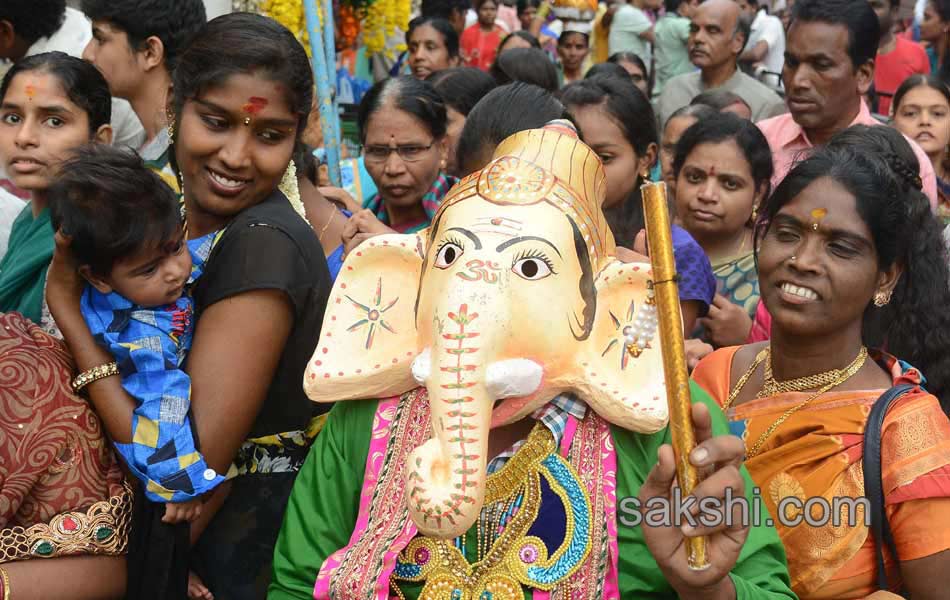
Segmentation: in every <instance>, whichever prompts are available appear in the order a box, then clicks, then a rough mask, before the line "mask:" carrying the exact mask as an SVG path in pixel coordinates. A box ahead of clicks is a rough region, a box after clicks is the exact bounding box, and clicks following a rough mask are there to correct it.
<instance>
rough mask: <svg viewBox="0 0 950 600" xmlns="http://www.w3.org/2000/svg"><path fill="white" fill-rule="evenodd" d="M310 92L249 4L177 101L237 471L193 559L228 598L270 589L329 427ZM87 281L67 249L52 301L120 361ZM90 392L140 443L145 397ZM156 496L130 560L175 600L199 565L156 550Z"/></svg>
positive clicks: (84, 356)
mask: <svg viewBox="0 0 950 600" xmlns="http://www.w3.org/2000/svg"><path fill="white" fill-rule="evenodd" d="M312 87H313V82H312V76H311V73H310V65H309V61H308V59H307V56H306V54H305V52H304V51H303V48H302V47H301V46H300V45H299V43H298V42H297V41H296V39H295V38H294V37H293V35H292V34H290V32H288V31H287V30H286V29H284V28H283V27H281V26H280V25H278V24H276V23H275V22H273V21H271V20H269V19H265V18H263V17H258V16H254V15H249V14H231V15H226V16H223V17H219V18H218V19H215V20H213V21H211V22H209V23H208V24H207V25H206V27H205V28H204V30H202V32H201V33H200V34H199V35H198V36H196V38H195V42H194V43H193V44H192V45H191V46H190V47H189V48H188V50H186V51H185V52H184V53H183V54H182V56H181V58H180V60H179V65H178V68H177V69H176V71H175V76H174V94H173V99H172V104H171V106H170V107H169V109H170V113H171V114H170V116H173V117H174V118H173V119H172V121H173V123H174V126H173V131H172V139H173V142H174V158H175V162H176V164H177V166H178V170H179V174H180V178H181V183H182V189H183V190H184V217H185V221H186V224H185V228H186V229H185V231H186V232H187V234H186V235H187V238H188V240H190V241H195V240H198V239H201V238H204V239H205V240H206V241H207V242H208V243H206V244H203V246H204V248H203V251H204V253H205V254H204V257H203V258H204V261H205V262H204V271H203V274H202V276H201V277H200V278H199V279H198V280H197V283H196V284H195V285H194V287H193V288H192V295H193V298H194V302H195V316H196V323H195V327H194V342H193V345H192V349H191V351H190V354H189V356H188V358H187V362H186V363H185V368H186V371H187V372H188V374H189V376H190V379H191V415H190V416H191V418H192V419H193V422H194V424H195V430H196V437H197V439H198V440H199V441H200V450H201V453H202V454H203V455H204V457H205V459H206V460H207V462H208V464H209V465H210V466H211V468H212V469H213V471H214V472H215V473H213V474H212V475H214V474H225V473H229V471H230V472H231V473H232V474H237V477H235V478H234V479H232V481H231V489H230V493H229V494H228V495H227V497H226V498H223V497H221V496H223V494H219V493H217V492H215V494H214V496H212V498H211V499H210V500H209V501H208V502H207V503H206V504H205V505H204V509H203V511H202V515H201V518H200V519H199V520H198V521H196V522H194V523H192V532H191V537H192V540H197V541H195V545H194V548H193V551H192V561H191V562H192V565H193V566H194V567H195V569H196V571H197V573H198V574H199V575H200V576H201V578H202V579H203V580H204V583H205V584H206V585H207V587H208V589H210V590H211V592H212V593H213V594H215V596H217V597H223V598H229V599H231V598H236V599H240V598H260V597H262V596H263V594H264V590H265V589H266V586H267V582H268V579H269V574H270V561H271V555H272V551H273V545H274V541H275V539H276V536H277V530H278V528H279V526H280V521H281V518H282V515H283V511H284V507H285V505H286V501H287V496H288V494H289V493H290V488H291V486H292V485H293V481H294V479H295V477H296V472H297V470H298V469H299V467H300V464H301V463H302V461H303V459H304V457H305V455H306V452H307V449H308V448H309V446H310V443H311V441H312V439H313V437H314V436H315V435H316V432H317V431H318V430H319V427H320V425H321V422H320V421H319V419H317V420H315V417H316V413H317V412H319V408H320V407H318V406H315V405H314V404H313V403H311V402H310V401H309V400H308V399H307V398H306V396H305V395H304V394H303V391H302V390H301V387H300V374H301V373H302V372H303V369H304V365H305V364H306V362H307V360H308V359H309V357H310V355H311V353H312V351H313V348H314V345H315V343H316V340H317V338H318V337H319V330H320V324H321V322H322V318H323V310H324V307H325V304H326V298H327V293H328V291H329V277H328V274H327V269H326V262H325V260H323V253H322V251H321V247H320V244H319V242H318V241H317V237H316V235H315V234H314V232H313V230H312V228H311V227H310V226H309V225H308V224H307V223H306V221H304V220H303V219H302V218H301V217H300V216H299V215H298V214H297V213H296V212H295V211H294V209H293V207H292V206H291V204H290V203H289V202H288V199H287V198H286V197H285V196H284V195H283V194H282V193H280V192H279V191H278V189H277V187H278V184H279V183H280V182H281V180H282V178H284V173H285V171H286V170H287V167H288V164H289V163H290V160H291V155H292V154H293V151H294V147H295V145H296V144H297V142H298V138H299V136H300V134H301V133H302V131H303V129H304V127H305V125H306V120H307V116H308V114H309V112H310V107H311V97H312ZM61 249H63V250H64V249H65V248H64V247H63V248H61ZM81 289H82V281H81V280H80V279H79V278H78V276H77V274H76V271H75V266H74V265H72V264H71V263H70V261H69V257H68V256H66V253H65V252H63V253H62V254H57V258H56V260H54V262H53V266H52V267H51V284H50V289H49V292H48V296H49V299H50V305H51V308H52V310H53V312H54V314H55V315H56V318H57V322H58V323H60V326H61V328H62V330H63V334H64V337H65V338H66V340H67V342H68V344H69V346H70V349H71V350H72V352H73V355H74V357H75V359H76V363H77V366H78V368H79V370H81V371H87V370H90V369H94V368H95V367H98V366H100V365H104V364H108V363H110V362H111V361H112V360H113V357H112V356H111V355H110V354H109V353H108V352H105V351H104V350H103V349H102V348H100V347H99V346H98V345H97V343H96V340H95V339H94V337H93V336H92V334H91V333H90V331H89V328H88V327H87V325H86V323H85V321H84V320H83V317H82V314H81V313H80V310H79V292H80V291H81ZM263 315H266V317H265V318H262V316H263ZM251 347H253V348H254V349H255V351H254V352H253V353H251V352H248V351H247V349H248V348H251ZM87 390H88V393H89V397H90V399H91V400H92V402H93V405H94V406H95V408H96V409H97V411H98V412H99V414H100V416H101V417H102V419H103V421H104V422H105V424H106V428H107V430H108V431H109V433H110V434H111V437H112V438H113V440H114V441H116V442H118V443H129V442H130V441H131V424H132V413H133V410H134V408H135V402H134V401H133V400H132V398H130V397H129V396H128V395H127V394H126V393H125V391H124V390H123V389H122V387H121V385H120V381H119V379H118V378H116V377H106V378H103V379H101V380H98V381H95V382H93V383H91V384H90V385H89V386H88V388H87ZM137 499H138V500H142V496H141V494H139V497H138V498H137ZM143 505H144V506H146V507H147V509H146V510H145V511H144V514H140V515H138V516H137V520H136V526H135V527H133V535H134V536H138V537H137V538H136V537H133V540H132V542H131V543H132V545H133V548H134V549H137V550H134V551H138V552H140V553H141V554H140V556H139V557H138V558H130V561H129V562H130V565H132V566H133V567H138V568H139V569H140V570H138V571H132V572H131V573H130V581H129V591H128V594H129V597H135V598H166V597H175V596H176V594H178V595H180V593H181V592H182V591H183V585H184V583H183V582H184V575H185V574H184V572H182V569H181V567H182V566H183V565H182V563H181V562H175V560H174V559H171V558H169V556H168V554H170V553H171V554H174V552H162V551H160V549H158V548H157V546H158V542H159V541H160V538H161V534H160V533H159V530H160V528H159V526H158V524H157V520H158V519H160V517H161V515H162V511H163V507H161V506H159V505H158V504H155V503H148V504H143V503H141V502H140V504H139V506H140V507H141V506H143ZM218 506H220V509H219V510H217V512H215V509H216V508H217V507H218ZM150 512H151V514H149V513H150ZM202 530H203V531H202ZM150 533H151V536H150V535H149V534H150ZM153 540H154V541H156V543H155V544H152V541H153ZM146 556H147V559H146ZM149 560H153V561H154V562H149ZM172 564H173V565H174V567H175V568H176V572H174V573H171V574H169V573H168V572H167V569H168V568H170V567H171V566H172ZM160 579H164V581H160Z"/></svg>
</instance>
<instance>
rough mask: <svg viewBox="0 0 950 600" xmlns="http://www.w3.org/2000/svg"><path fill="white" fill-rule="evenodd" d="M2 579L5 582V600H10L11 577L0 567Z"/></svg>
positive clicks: (0, 577)
mask: <svg viewBox="0 0 950 600" xmlns="http://www.w3.org/2000/svg"><path fill="white" fill-rule="evenodd" d="M0 579H2V580H3V600H10V576H9V575H7V572H6V570H4V569H3V567H0Z"/></svg>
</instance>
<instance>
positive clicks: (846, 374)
mask: <svg viewBox="0 0 950 600" xmlns="http://www.w3.org/2000/svg"><path fill="white" fill-rule="evenodd" d="M771 350H772V349H771V347H769V348H766V349H764V350H762V351H761V352H759V354H758V356H756V357H755V360H754V361H752V365H751V366H750V367H749V370H748V371H746V372H745V374H744V375H743V376H742V377H740V378H739V381H737V382H736V388H735V389H734V390H733V391H732V393H730V394H729V399H728V400H727V401H726V405H725V406H724V407H723V411H724V412H725V411H726V410H728V409H729V407H730V406H732V403H733V402H734V401H735V399H736V397H737V396H738V395H739V392H741V391H742V388H743V387H745V385H746V383H748V381H749V378H750V377H752V374H753V373H754V372H755V370H756V369H757V368H758V367H759V365H760V364H762V362H763V361H765V360H768V362H769V363H771V360H772V359H771ZM867 357H868V349H867V348H866V347H864V346H862V347H861V350H860V351H859V352H858V355H857V356H856V357H855V359H854V360H853V361H851V364H850V365H848V366H847V367H846V368H844V369H836V370H834V371H828V373H835V374H836V377H835V378H834V379H833V380H830V381H827V383H825V384H823V385H821V388H820V389H819V390H818V391H817V392H815V393H814V394H812V395H811V396H809V397H808V398H805V400H804V401H802V402H800V403H798V404H796V405H795V406H793V407H791V408H790V409H788V410H786V411H785V412H784V413H783V414H782V416H781V417H779V418H778V419H776V421H775V422H774V423H772V425H771V426H769V428H768V429H766V430H765V432H764V433H763V434H762V435H760V436H759V439H758V440H756V442H755V444H753V446H752V448H751V449H750V450H749V451H748V452H746V458H747V459H749V458H753V457H755V456H757V455H758V454H759V452H760V450H761V449H762V445H763V444H764V443H765V442H766V440H768V439H769V437H771V435H772V434H773V433H775V430H776V429H778V428H779V426H780V425H781V424H782V423H784V422H785V421H786V420H787V419H788V418H789V417H790V416H792V415H793V414H795V413H796V412H798V411H799V410H801V409H802V408H804V407H805V406H806V405H807V404H808V403H810V402H811V401H812V400H814V399H815V398H818V397H819V396H821V395H822V394H824V393H826V392H828V391H829V390H831V389H832V388H834V387H836V386H839V385H841V384H842V383H844V382H845V381H847V380H848V379H851V377H853V376H854V375H855V373H857V372H858V371H860V370H861V367H863V366H864V363H865V361H866V360H867ZM824 375H826V374H825V373H819V374H818V375H813V376H810V377H801V378H799V379H793V380H791V381H789V382H782V383H778V382H775V380H774V379H772V381H773V382H774V383H775V385H778V386H780V385H783V384H789V383H796V382H799V383H796V385H799V386H801V385H804V383H800V382H802V381H804V380H809V379H811V378H812V377H823V376H824ZM769 376H770V377H771V370H770V372H769ZM813 387H814V386H812V387H810V388H809V387H806V388H801V389H799V390H796V391H802V390H805V389H813ZM756 397H761V392H759V395H757V396H756Z"/></svg>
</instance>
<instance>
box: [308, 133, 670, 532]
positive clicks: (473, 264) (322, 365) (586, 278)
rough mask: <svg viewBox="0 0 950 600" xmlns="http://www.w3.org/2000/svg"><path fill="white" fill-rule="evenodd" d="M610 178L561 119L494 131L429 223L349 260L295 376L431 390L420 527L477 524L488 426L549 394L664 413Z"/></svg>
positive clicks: (413, 482)
mask: <svg viewBox="0 0 950 600" xmlns="http://www.w3.org/2000/svg"><path fill="white" fill-rule="evenodd" d="M631 176H633V174H631ZM604 187H605V179H604V170H603V166H602V165H601V162H600V160H599V158H598V157H597V155H596V154H594V152H593V151H592V150H591V149H590V148H588V147H587V146H585V145H584V144H583V143H581V142H580V141H579V140H578V139H577V135H576V132H574V130H573V129H572V128H570V127H569V125H566V124H563V123H560V122H555V123H554V124H552V125H549V126H548V127H546V128H544V129H538V130H530V131H523V132H520V133H518V134H515V135H514V136H512V137H510V138H508V139H507V140H505V141H504V142H502V144H501V145H500V146H499V147H498V149H497V150H496V152H495V158H494V160H493V161H492V162H491V163H490V164H489V165H488V166H487V167H485V168H484V169H483V170H482V171H480V172H477V173H474V174H472V175H470V176H468V177H467V178H465V179H464V180H462V181H461V182H460V183H459V184H458V185H457V186H456V187H455V188H454V189H453V190H452V191H451V192H450V194H449V195H448V197H447V198H446V199H445V201H444V203H443V204H442V206H441V207H440V209H439V211H438V213H437V214H436V216H435V219H434V220H433V222H432V226H431V227H430V228H429V229H428V230H427V231H424V232H421V233H419V234H416V235H385V236H379V237H375V238H372V239H370V240H368V241H367V242H365V243H363V244H362V245H360V246H359V247H358V248H357V249H356V250H355V251H353V252H351V253H350V255H349V256H348V257H347V259H346V262H345V263H344V265H343V268H342V271H341V272H340V275H339V278H338V279H337V281H336V284H335V286H334V288H333V291H332V293H331V295H330V301H329V302H330V304H329V306H328V308H327V311H326V316H325V318H324V322H323V329H322V334H321V336H320V341H319V344H318V346H317V349H316V352H315V354H314V356H313V359H312V360H311V361H310V363H309V365H308V368H307V372H306V374H305V376H304V387H305V389H306V391H307V394H308V395H309V397H310V398H311V399H313V400H315V401H318V402H331V401H340V400H349V399H357V398H368V397H381V396H390V395H396V394H401V393H403V392H406V391H409V390H411V389H413V388H416V387H418V386H420V385H421V386H425V387H426V388H427V390H428V393H429V401H430V406H431V417H432V421H431V422H432V429H433V438H432V439H430V440H429V441H428V442H426V443H425V444H423V445H422V446H420V447H419V448H417V449H416V450H415V452H414V453H413V454H412V456H410V459H409V460H410V463H409V465H408V468H407V473H409V475H408V478H407V486H408V487H407V498H408V499H409V511H410V516H411V518H412V519H413V521H414V522H415V524H416V525H417V527H418V529H419V530H420V531H421V532H422V533H424V534H426V535H430V536H436V537H440V538H451V537H455V536H457V535H460V534H461V533H463V532H464V531H466V530H467V529H468V528H469V527H470V526H471V524H472V523H473V522H474V520H475V518H476V516H477V515H478V512H479V509H480V508H481V505H482V502H483V499H484V491H485V478H486V475H485V468H486V454H487V449H488V432H489V429H490V428H491V427H493V426H499V425H504V424H507V423H512V422H515V421H517V420H519V419H521V418H523V417H525V416H527V415H530V414H531V413H532V412H534V411H535V410H537V409H538V408H540V407H542V406H544V405H545V404H546V403H548V402H549V401H550V400H551V399H552V398H554V397H555V396H556V395H558V394H561V393H565V392H570V393H573V394H574V395H576V396H577V397H578V398H580V399H581V400H583V401H585V402H586V403H587V404H588V405H589V406H590V407H591V408H592V409H593V410H595V411H596V412H597V413H598V414H599V415H600V416H602V417H603V418H605V419H606V420H608V421H610V422H612V423H614V424H616V425H618V426H621V427H624V428H627V429H630V430H633V431H637V432H642V433H653V432H655V431H658V430H659V429H661V428H662V427H664V426H665V425H666V423H667V418H668V413H667V404H666V391H665V384H664V380H663V363H662V357H661V351H660V347H659V340H658V339H656V338H655V333H656V328H657V323H656V318H657V317H656V307H655V305H654V303H653V294H652V282H651V281H650V279H649V278H650V276H651V271H650V265H648V264H625V263H621V262H619V261H618V260H616V259H615V258H614V257H613V256H612V255H613V253H614V241H613V236H612V235H611V233H610V230H609V228H608V226H607V223H606V221H605V219H604V215H603V213H602V212H601V209H600V205H601V203H602V201H603V198H604Z"/></svg>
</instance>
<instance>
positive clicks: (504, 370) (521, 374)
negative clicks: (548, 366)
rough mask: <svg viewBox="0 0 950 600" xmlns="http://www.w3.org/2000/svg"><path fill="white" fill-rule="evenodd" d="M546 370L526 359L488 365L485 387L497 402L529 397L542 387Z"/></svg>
mask: <svg viewBox="0 0 950 600" xmlns="http://www.w3.org/2000/svg"><path fill="white" fill-rule="evenodd" d="M543 375H544V369H542V368H541V365H539V364H538V363H536V362H534V361H533V360H528V359H526V358H513V359H511V360H502V361H499V362H494V363H491V364H490V365H488V368H487V369H486V370H485V387H486V388H487V390H488V393H489V394H490V395H491V397H492V398H494V399H495V400H501V399H502V398H517V397H520V396H527V395H529V394H533V393H534V392H535V391H537V389H538V386H540V385H541V377H542V376H543Z"/></svg>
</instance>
